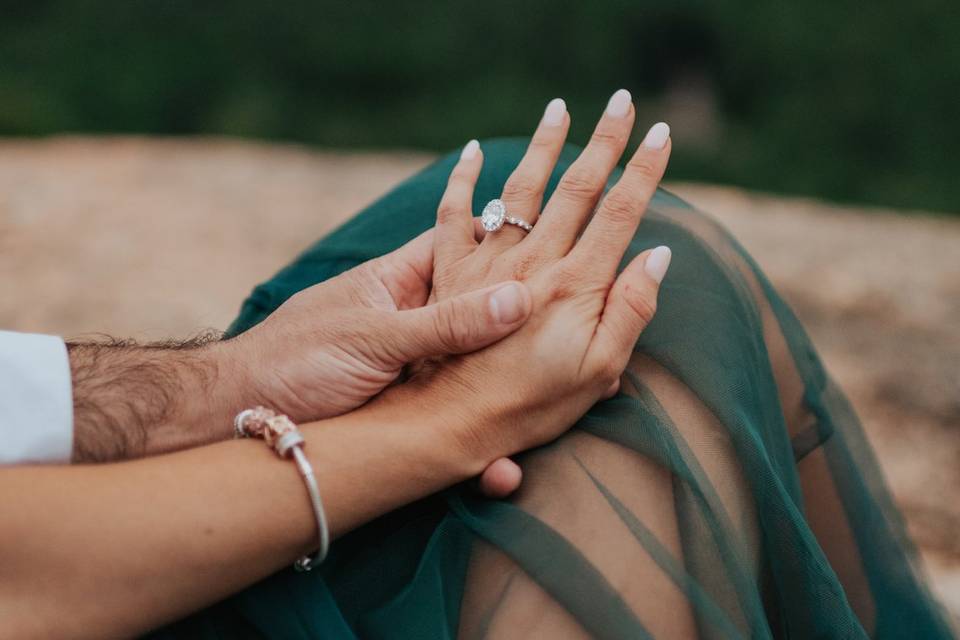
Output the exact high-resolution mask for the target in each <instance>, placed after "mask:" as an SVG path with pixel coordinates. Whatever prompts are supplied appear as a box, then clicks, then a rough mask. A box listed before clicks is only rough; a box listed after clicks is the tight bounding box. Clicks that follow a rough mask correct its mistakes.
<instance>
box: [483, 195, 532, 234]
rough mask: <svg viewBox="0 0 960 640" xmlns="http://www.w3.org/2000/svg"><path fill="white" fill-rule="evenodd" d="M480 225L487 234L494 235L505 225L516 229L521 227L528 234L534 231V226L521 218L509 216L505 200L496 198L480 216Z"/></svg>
mask: <svg viewBox="0 0 960 640" xmlns="http://www.w3.org/2000/svg"><path fill="white" fill-rule="evenodd" d="M480 224H482V225H483V228H484V229H485V230H486V231H487V233H492V232H494V231H497V230H498V229H501V228H502V227H503V225H504V224H512V225H514V226H516V227H520V228H521V229H523V230H524V231H526V232H528V233H529V232H530V231H532V230H533V225H532V224H530V223H529V222H525V221H523V220H521V219H520V218H514V217H513V216H508V215H507V206H506V205H505V204H503V200H500V199H499V198H496V199H494V200H491V201H490V202H488V203H487V206H485V207H484V208H483V213H482V214H480Z"/></svg>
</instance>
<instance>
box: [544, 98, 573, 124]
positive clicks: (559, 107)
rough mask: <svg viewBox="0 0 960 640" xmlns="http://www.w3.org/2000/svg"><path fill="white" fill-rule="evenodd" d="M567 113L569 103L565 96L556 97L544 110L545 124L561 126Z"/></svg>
mask: <svg viewBox="0 0 960 640" xmlns="http://www.w3.org/2000/svg"><path fill="white" fill-rule="evenodd" d="M566 113H567V103H566V102H564V101H563V98H554V99H553V100H551V101H550V102H549V103H548V104H547V108H546V109H544V110H543V124H544V125H546V126H548V127H559V126H560V125H561V124H563V116H565V115H566Z"/></svg>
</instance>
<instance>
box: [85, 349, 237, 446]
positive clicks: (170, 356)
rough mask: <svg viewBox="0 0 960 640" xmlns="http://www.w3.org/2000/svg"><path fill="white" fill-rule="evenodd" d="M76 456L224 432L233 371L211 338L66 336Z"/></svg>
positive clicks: (188, 442)
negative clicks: (74, 339)
mask: <svg viewBox="0 0 960 640" xmlns="http://www.w3.org/2000/svg"><path fill="white" fill-rule="evenodd" d="M67 351H68V353H69V356H70V370H71V375H72V379H73V408H74V439H73V460H74V461H75V462H104V461H108V460H121V459H127V458H136V457H141V456H144V455H151V454H156V453H162V452H165V451H174V450H177V449H183V448H186V447H190V446H197V445H200V444H205V443H209V442H213V441H216V440H220V439H224V438H227V437H229V434H230V429H231V427H230V417H231V415H232V413H231V412H235V411H236V410H238V407H237V406H235V405H238V404H239V399H238V398H236V397H235V394H234V393H232V392H230V391H229V390H230V389H233V388H235V386H234V385H232V384H231V383H232V382H233V379H232V376H235V375H236V372H231V371H229V370H228V369H229V367H226V366H224V362H223V360H222V358H221V357H220V355H221V353H220V352H221V350H220V349H218V348H217V343H216V342H212V341H211V340H210V339H197V340H191V341H187V342H180V343H172V342H171V343H158V344H150V345H138V344H135V343H132V342H125V341H124V342H120V341H112V342H109V343H67Z"/></svg>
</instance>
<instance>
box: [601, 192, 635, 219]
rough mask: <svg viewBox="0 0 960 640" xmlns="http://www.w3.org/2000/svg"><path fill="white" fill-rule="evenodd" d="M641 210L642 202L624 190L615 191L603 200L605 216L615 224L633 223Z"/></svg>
mask: <svg viewBox="0 0 960 640" xmlns="http://www.w3.org/2000/svg"><path fill="white" fill-rule="evenodd" d="M639 210H640V202H639V201H638V199H637V198H636V197H635V196H633V195H631V194H630V193H629V192H627V191H625V190H624V189H613V190H612V191H610V193H608V194H607V197H606V198H604V199H603V207H602V211H603V215H604V216H606V217H607V218H609V219H610V220H611V221H613V222H633V220H634V219H635V218H637V214H638V212H639Z"/></svg>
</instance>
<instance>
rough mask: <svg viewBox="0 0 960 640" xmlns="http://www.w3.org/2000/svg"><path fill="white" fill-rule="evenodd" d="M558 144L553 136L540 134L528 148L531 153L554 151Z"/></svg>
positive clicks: (534, 137) (532, 140) (532, 139)
mask: <svg viewBox="0 0 960 640" xmlns="http://www.w3.org/2000/svg"><path fill="white" fill-rule="evenodd" d="M556 144H557V143H556V140H555V138H554V137H553V136H550V135H545V134H543V133H542V132H538V133H537V135H535V136H533V138H531V139H530V145H529V146H528V147H527V148H528V149H530V150H531V151H552V150H553V148H554V147H555V146H556Z"/></svg>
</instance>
